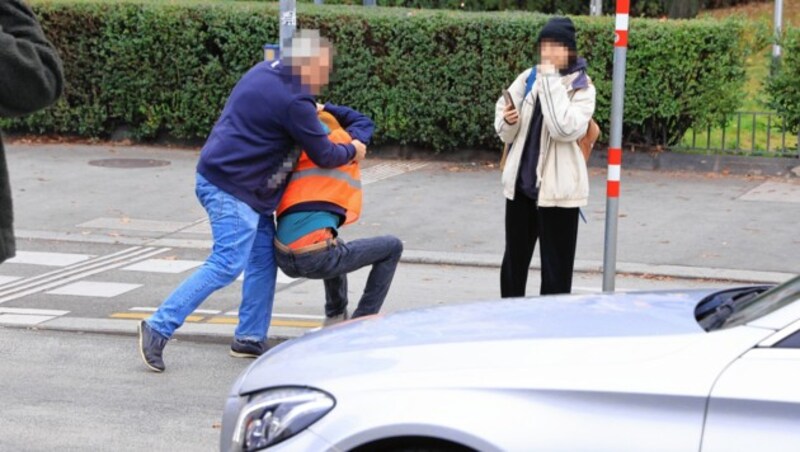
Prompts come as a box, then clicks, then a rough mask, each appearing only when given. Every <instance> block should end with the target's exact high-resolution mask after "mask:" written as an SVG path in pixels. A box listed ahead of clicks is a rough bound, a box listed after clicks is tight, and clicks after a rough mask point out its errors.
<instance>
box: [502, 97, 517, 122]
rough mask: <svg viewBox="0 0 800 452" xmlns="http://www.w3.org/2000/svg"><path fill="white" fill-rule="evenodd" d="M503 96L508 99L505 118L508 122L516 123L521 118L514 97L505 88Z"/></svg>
mask: <svg viewBox="0 0 800 452" xmlns="http://www.w3.org/2000/svg"><path fill="white" fill-rule="evenodd" d="M503 97H504V98H505V100H506V108H505V112H504V113H503V119H505V121H506V123H507V124H510V125H514V124H516V123H517V121H518V120H519V113H517V106H516V105H514V99H513V98H512V97H511V93H509V92H508V90H507V89H504V90H503Z"/></svg>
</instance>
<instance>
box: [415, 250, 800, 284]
mask: <svg viewBox="0 0 800 452" xmlns="http://www.w3.org/2000/svg"><path fill="white" fill-rule="evenodd" d="M400 262H403V263H408V264H427V265H454V266H463V267H488V268H498V269H499V268H500V263H501V262H502V256H501V255H499V254H474V253H448V252H439V251H415V250H406V251H404V252H403V257H402V258H401V259H400ZM531 268H532V269H536V270H541V267H540V266H539V265H538V264H533V265H531ZM575 272H576V273H602V272H603V263H602V262H600V261H588V260H576V261H575ZM617 273H618V274H621V275H637V276H647V277H669V278H680V279H690V280H714V281H729V282H735V283H752V284H763V283H772V284H780V283H783V282H785V281H787V280H789V279H791V278H793V277H795V276H797V275H795V274H792V273H783V272H762V271H750V270H738V269H728V268H708V267H690V266H682V265H661V264H640V263H631V262H619V263H617Z"/></svg>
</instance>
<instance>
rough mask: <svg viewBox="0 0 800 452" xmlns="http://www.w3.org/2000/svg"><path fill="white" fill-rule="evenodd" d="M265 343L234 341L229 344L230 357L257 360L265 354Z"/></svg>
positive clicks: (266, 347) (266, 348)
mask: <svg viewBox="0 0 800 452" xmlns="http://www.w3.org/2000/svg"><path fill="white" fill-rule="evenodd" d="M268 349H269V347H268V346H267V342H266V341H264V342H255V341H241V340H239V339H234V340H233V343H232V344H231V351H230V355H231V356H233V357H234V358H258V357H259V356H261V355H263V354H264V353H266V352H267V350H268Z"/></svg>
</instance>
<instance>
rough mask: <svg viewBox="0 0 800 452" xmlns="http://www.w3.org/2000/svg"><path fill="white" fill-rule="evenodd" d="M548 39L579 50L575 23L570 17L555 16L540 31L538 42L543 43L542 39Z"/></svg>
mask: <svg viewBox="0 0 800 452" xmlns="http://www.w3.org/2000/svg"><path fill="white" fill-rule="evenodd" d="M544 39H547V40H550V41H555V42H557V43H559V44H563V45H564V46H566V47H567V48H568V49H570V50H573V51H577V47H578V46H577V44H576V43H575V25H574V24H573V23H572V21H571V20H570V19H569V18H568V17H553V18H552V19H550V20H549V21H547V23H546V24H545V25H544V27H543V28H542V31H540V32H539V39H538V41H537V42H538V43H539V44H541V43H542V40H544Z"/></svg>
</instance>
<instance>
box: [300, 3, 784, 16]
mask: <svg viewBox="0 0 800 452" xmlns="http://www.w3.org/2000/svg"><path fill="white" fill-rule="evenodd" d="M299 1H300V2H303V3H314V0H299ZM323 1H324V3H325V4H327V5H361V4H363V3H364V2H363V0H323ZM767 1H774V0H630V12H631V14H632V15H633V16H636V17H663V16H667V15H671V17H694V16H695V15H697V13H698V11H700V10H702V9H715V8H726V7H729V6H736V5H742V4H747V3H764V2H767ZM377 4H378V6H395V7H404V8H425V9H459V10H466V11H505V10H509V9H510V10H523V11H535V12H540V13H546V14H589V0H377ZM616 5H617V0H603V12H604V13H605V14H612V13H614V11H616V8H617V6H616Z"/></svg>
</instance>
